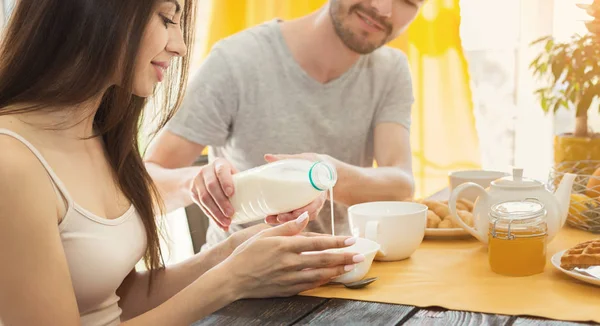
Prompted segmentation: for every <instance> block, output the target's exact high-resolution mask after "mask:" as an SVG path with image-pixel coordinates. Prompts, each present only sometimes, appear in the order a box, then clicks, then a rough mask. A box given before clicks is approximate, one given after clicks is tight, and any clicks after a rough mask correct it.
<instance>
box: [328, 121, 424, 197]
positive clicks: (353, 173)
mask: <svg viewBox="0 0 600 326" xmlns="http://www.w3.org/2000/svg"><path fill="white" fill-rule="evenodd" d="M409 136H410V135H409V131H408V130H407V129H406V128H405V127H404V126H402V125H400V124H397V123H381V124H379V125H378V126H377V127H376V128H375V139H374V140H375V160H376V161H377V165H378V167H377V168H361V167H357V166H353V165H350V164H347V163H344V162H340V161H338V160H334V161H335V162H334V163H335V165H336V168H337V170H338V183H337V184H336V186H335V188H334V194H335V196H334V199H335V201H336V202H340V203H343V204H346V205H349V206H351V205H354V204H359V203H363V202H368V201H386V200H404V199H411V198H412V196H413V195H414V178H413V173H412V153H411V150H410V137H409Z"/></svg>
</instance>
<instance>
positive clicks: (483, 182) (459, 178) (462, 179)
mask: <svg viewBox="0 0 600 326" xmlns="http://www.w3.org/2000/svg"><path fill="white" fill-rule="evenodd" d="M508 175H509V174H508V173H506V172H500V171H486V170H463V171H454V172H450V173H449V174H448V179H449V183H450V193H452V191H453V190H454V188H456V187H458V186H460V185H461V184H463V183H466V182H473V183H476V184H478V185H480V186H482V187H483V188H484V189H485V188H487V187H489V186H490V184H491V183H492V181H494V180H497V179H500V178H503V177H505V176H508ZM477 194H478V192H477V191H476V190H475V189H467V190H465V191H463V192H461V193H460V198H464V199H467V200H469V201H472V202H474V201H475V199H477Z"/></svg>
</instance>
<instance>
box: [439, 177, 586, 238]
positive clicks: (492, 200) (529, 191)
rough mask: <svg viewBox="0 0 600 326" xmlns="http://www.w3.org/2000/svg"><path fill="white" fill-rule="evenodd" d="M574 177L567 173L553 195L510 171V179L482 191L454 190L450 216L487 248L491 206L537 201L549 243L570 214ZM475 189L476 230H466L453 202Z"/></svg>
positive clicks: (462, 187)
mask: <svg viewBox="0 0 600 326" xmlns="http://www.w3.org/2000/svg"><path fill="white" fill-rule="evenodd" d="M575 177H576V175H575V174H571V173H566V174H565V175H564V176H563V178H562V180H561V182H560V185H559V186H558V189H557V190H556V192H555V193H554V194H553V193H551V192H550V191H548V190H547V189H546V187H545V186H544V184H543V183H541V182H539V181H536V180H532V179H527V178H523V169H517V168H515V169H513V175H512V176H508V177H504V178H500V179H498V180H495V181H493V182H492V183H491V185H490V187H489V188H488V189H487V191H486V189H483V187H481V186H480V185H478V184H476V183H473V182H467V183H463V184H461V185H460V186H458V187H456V188H455V189H454V191H452V194H451V195H450V199H449V200H448V208H449V209H450V214H452V216H453V217H454V219H455V220H456V221H457V222H458V224H460V225H461V226H462V227H463V228H464V229H465V230H466V231H468V232H469V233H471V234H472V235H473V236H474V237H475V238H477V239H479V241H481V242H483V243H485V244H487V242H488V231H489V223H490V215H489V213H490V209H491V207H492V206H493V205H495V204H499V203H502V202H506V201H514V200H526V199H536V200H538V201H539V202H541V203H542V204H543V205H544V207H545V209H546V212H547V215H546V223H547V225H548V238H547V241H548V242H550V241H551V240H552V239H553V238H554V237H555V236H556V234H557V233H558V230H559V229H560V228H562V227H563V225H564V224H565V222H566V220H567V215H568V213H569V205H570V202H571V198H570V197H571V189H572V187H573V181H574V180H575ZM467 188H474V189H475V190H476V191H477V192H478V196H479V197H478V198H477V200H476V201H475V206H474V208H473V219H474V225H475V228H472V227H470V226H468V225H467V224H466V223H465V222H464V221H463V220H462V219H461V218H460V217H459V216H458V214H457V210H456V200H457V199H458V196H459V195H460V193H461V192H462V191H464V190H465V189H467Z"/></svg>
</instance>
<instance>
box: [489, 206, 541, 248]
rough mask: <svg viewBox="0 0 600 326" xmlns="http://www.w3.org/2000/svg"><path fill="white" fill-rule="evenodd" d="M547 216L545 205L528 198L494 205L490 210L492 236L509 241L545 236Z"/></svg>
mask: <svg viewBox="0 0 600 326" xmlns="http://www.w3.org/2000/svg"><path fill="white" fill-rule="evenodd" d="M545 216H546V209H545V208H544V204H542V203H541V202H540V201H538V200H537V199H529V198H528V199H525V200H521V201H506V202H502V203H499V204H496V205H493V206H492V208H491V210H490V217H492V221H491V230H490V231H491V235H492V237H494V238H502V239H509V240H512V239H514V238H515V237H530V236H539V235H543V234H545V232H546V222H545V219H544V217H545ZM499 232H500V233H499Z"/></svg>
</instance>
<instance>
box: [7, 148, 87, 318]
mask: <svg viewBox="0 0 600 326" xmlns="http://www.w3.org/2000/svg"><path fill="white" fill-rule="evenodd" d="M15 142H16V141H13V140H9V139H0V148H3V149H6V150H7V152H10V155H0V184H2V187H0V261H1V262H2V268H1V269H0V275H1V276H0V320H1V321H2V323H4V325H78V324H79V311H78V309H77V302H76V300H75V294H74V291H73V286H72V284H71V278H70V274H69V267H68V264H67V260H66V258H65V254H64V249H63V246H62V242H61V239H60V234H59V231H58V227H57V223H58V219H59V216H58V212H57V203H58V202H59V201H58V197H57V195H56V193H55V192H54V189H53V188H52V184H51V181H50V179H49V177H48V174H47V172H46V171H45V170H44V168H43V167H42V165H41V164H40V163H39V161H38V160H37V159H36V158H35V157H34V156H33V155H32V154H31V152H29V150H28V149H26V148H25V147H24V146H22V145H16V146H15V144H14V143H15Z"/></svg>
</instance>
